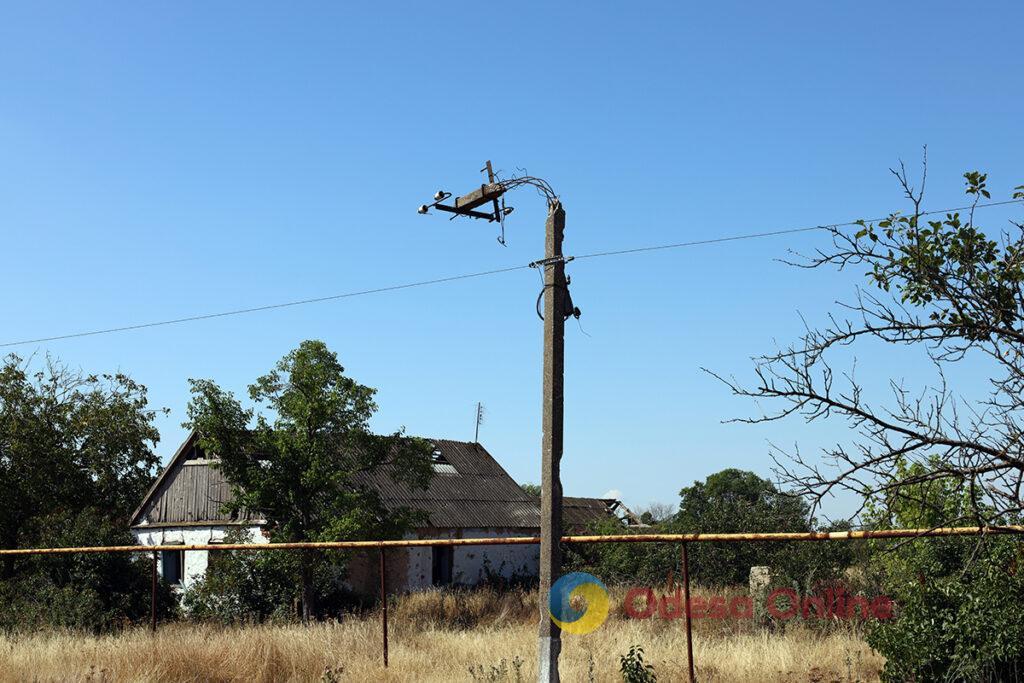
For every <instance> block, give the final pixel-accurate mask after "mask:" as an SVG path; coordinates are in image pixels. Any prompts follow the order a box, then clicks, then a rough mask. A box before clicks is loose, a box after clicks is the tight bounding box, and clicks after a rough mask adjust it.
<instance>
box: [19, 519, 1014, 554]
mask: <svg viewBox="0 0 1024 683" xmlns="http://www.w3.org/2000/svg"><path fill="white" fill-rule="evenodd" d="M143 528H144V527H143ZM997 534H1024V526H992V527H976V526H963V527H940V528H935V529H878V530H873V531H799V532H775V533H763V534H751V533H747V534H714V533H711V534H706V533H695V534H642V533H640V534H612V535H608V536H562V543H707V542H717V543H722V542H729V541H849V540H858V539H873V538H933V537H937V536H986V535H993V536H994V535H997ZM539 543H540V537H539V536H506V537H494V538H414V539H403V540H393V541H306V542H301V543H208V544H203V545H182V544H177V545H111V546H82V547H77V548H74V547H69V548H10V549H5V550H0V556H3V555H62V554H71V553H151V552H154V551H162V550H167V551H171V550H253V551H260V550H345V549H363V550H370V549H376V548H422V547H430V546H462V545H469V546H474V545H536V544H539Z"/></svg>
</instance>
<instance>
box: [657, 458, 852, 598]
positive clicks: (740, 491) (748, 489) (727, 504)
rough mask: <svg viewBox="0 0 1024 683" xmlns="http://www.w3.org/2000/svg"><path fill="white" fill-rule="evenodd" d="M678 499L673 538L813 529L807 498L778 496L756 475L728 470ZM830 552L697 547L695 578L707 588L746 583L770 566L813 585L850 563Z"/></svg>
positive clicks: (767, 545)
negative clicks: (758, 568) (754, 572)
mask: <svg viewBox="0 0 1024 683" xmlns="http://www.w3.org/2000/svg"><path fill="white" fill-rule="evenodd" d="M679 496H680V502H679V512H677V513H676V515H675V517H674V518H673V519H672V520H671V521H670V522H669V523H668V525H667V526H668V528H670V529H671V530H672V532H674V533H748V532H749V533H771V532H787V531H795V532H803V531H813V530H814V526H813V520H812V519H811V517H810V508H809V506H808V504H807V503H806V502H805V501H804V500H803V499H801V498H799V497H796V496H793V495H790V494H787V493H784V492H782V491H779V489H778V488H776V486H775V485H774V484H773V483H772V482H770V481H768V480H767V479H763V478H761V477H759V476H757V475H756V474H754V473H753V472H747V471H744V470H739V469H733V468H730V469H725V470H722V471H721V472H716V473H715V474H712V475H710V476H708V477H707V478H706V479H705V480H704V481H702V482H699V481H698V482H694V483H693V485H692V486H688V487H685V488H683V489H682V490H681V491H680V492H679ZM818 550H821V549H818ZM827 550H828V551H831V552H825V553H824V554H821V553H817V552H816V550H815V549H813V548H809V547H808V546H807V544H799V543H779V542H762V543H757V542H754V543H747V542H744V543H694V544H691V549H690V555H691V558H692V559H691V565H692V568H691V574H692V576H693V578H694V579H695V580H696V581H698V582H700V583H702V584H705V585H719V586H725V585H735V584H744V583H746V582H747V579H748V576H749V573H750V568H751V567H752V566H756V565H766V566H769V567H772V568H773V569H774V570H776V571H777V572H779V571H781V572H783V573H785V574H786V575H788V576H790V577H792V578H795V579H801V580H802V581H803V582H804V583H808V584H810V583H813V582H814V580H816V579H824V578H829V576H828V575H830V574H834V573H835V572H836V571H837V570H838V569H839V568H840V567H841V566H843V565H845V564H846V561H847V560H846V558H845V557H844V556H842V553H841V551H840V550H839V549H836V548H829V549H827ZM837 553H838V554H837ZM812 560H813V561H812Z"/></svg>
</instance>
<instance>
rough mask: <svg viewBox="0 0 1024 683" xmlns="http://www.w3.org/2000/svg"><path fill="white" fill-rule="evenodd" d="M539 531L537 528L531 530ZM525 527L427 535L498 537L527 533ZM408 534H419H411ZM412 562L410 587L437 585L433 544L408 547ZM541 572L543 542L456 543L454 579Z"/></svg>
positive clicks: (476, 580) (471, 581)
mask: <svg viewBox="0 0 1024 683" xmlns="http://www.w3.org/2000/svg"><path fill="white" fill-rule="evenodd" d="M531 532H535V530H531ZM523 535H532V533H530V534H527V533H525V532H524V531H523V530H522V529H507V530H493V529H458V530H454V529H449V530H440V531H439V532H437V533H431V534H429V535H426V534H424V535H423V537H429V538H498V537H501V536H523ZM407 538H417V536H414V535H410V536H407ZM408 552H409V564H408V571H407V576H406V590H410V591H415V590H423V589H425V588H430V587H431V586H432V585H433V576H432V574H433V553H432V549H431V548H408ZM539 572H540V546H537V545H473V546H455V547H454V549H453V552H452V582H453V583H456V584H467V585H471V586H472V585H476V584H478V583H480V582H482V581H484V580H485V579H486V578H487V575H488V573H490V574H491V575H493V576H501V577H503V578H505V579H511V578H515V577H535V576H537V575H538V574H539Z"/></svg>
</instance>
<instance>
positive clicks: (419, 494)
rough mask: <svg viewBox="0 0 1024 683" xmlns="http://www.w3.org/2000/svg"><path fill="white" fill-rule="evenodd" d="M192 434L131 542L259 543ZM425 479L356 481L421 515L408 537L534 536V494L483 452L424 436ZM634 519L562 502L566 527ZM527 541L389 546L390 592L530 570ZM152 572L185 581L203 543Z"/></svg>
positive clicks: (141, 512) (355, 579)
mask: <svg viewBox="0 0 1024 683" xmlns="http://www.w3.org/2000/svg"><path fill="white" fill-rule="evenodd" d="M197 441H198V436H197V435H196V434H195V433H194V432H193V433H192V434H190V435H189V436H188V438H187V439H186V440H185V442H184V443H183V444H182V445H181V447H180V448H179V449H178V451H177V452H176V453H175V455H174V457H173V458H172V459H171V461H170V463H168V465H167V467H166V468H165V469H164V470H163V472H161V473H160V476H159V477H158V478H157V480H156V481H155V482H154V483H153V486H152V487H151V488H150V490H149V492H148V493H147V494H146V496H145V498H144V499H143V501H142V503H141V505H139V507H138V509H137V510H136V511H135V513H134V514H133V515H132V518H131V530H132V533H133V534H134V536H135V538H136V541H137V542H138V543H139V544H141V545H183V546H184V545H215V544H217V543H223V542H224V538H225V536H226V535H227V534H228V532H229V531H231V530H233V529H237V530H241V531H243V532H244V533H245V535H247V536H248V538H249V539H251V541H252V542H255V543H267V542H269V540H268V539H267V537H266V534H265V533H264V526H265V525H266V520H264V519H263V517H262V516H261V515H260V513H259V512H258V511H254V510H243V511H240V512H238V513H233V514H228V513H225V512H224V510H223V508H224V505H225V503H228V502H230V501H231V487H230V485H229V484H228V482H227V481H226V480H225V478H224V475H223V473H222V472H221V470H220V469H219V468H217V467H215V466H214V464H215V463H216V458H215V457H212V456H209V455H207V454H206V453H204V452H203V451H202V449H201V448H199V446H198V444H197ZM432 443H433V444H434V447H435V451H434V476H433V478H432V479H431V483H430V485H429V486H428V487H427V489H426V490H415V489H412V488H411V487H409V486H407V485H405V484H402V483H399V482H396V481H395V480H394V479H393V478H392V477H391V476H390V475H389V473H388V472H387V471H386V469H384V468H382V469H380V470H378V471H377V472H374V473H372V474H369V475H364V476H363V477H362V478H361V481H360V483H362V484H364V485H367V486H370V487H372V488H374V489H376V490H377V491H378V492H379V493H380V495H381V498H382V499H383V501H384V503H385V505H387V506H388V507H389V508H397V507H407V508H411V509H415V510H420V511H422V512H424V513H425V514H426V518H427V522H426V524H425V525H424V526H422V527H420V528H417V529H415V531H414V532H413V533H411V534H409V535H408V536H407V537H408V538H494V537H509V536H535V535H537V534H538V533H539V528H540V501H539V499H538V498H536V497H534V496H530V495H528V494H527V493H525V492H524V491H523V490H522V489H521V488H520V487H519V485H518V484H516V482H515V481H513V479H512V477H510V476H509V475H508V473H507V472H506V471H505V470H504V469H502V467H501V465H499V464H498V463H497V461H496V460H495V459H494V458H493V457H492V456H491V454H490V453H488V452H487V450H486V449H485V448H484V447H483V446H481V445H480V444H476V443H466V442H462V441H450V440H446V439H441V440H435V441H432ZM607 519H618V520H620V521H621V522H622V523H623V524H624V525H627V524H628V525H633V524H636V523H637V522H636V518H635V517H634V516H633V514H632V513H631V512H629V510H627V509H626V507H625V506H624V505H622V503H621V502H619V501H617V500H612V499H600V498H571V497H566V498H564V500H563V522H564V524H565V526H566V528H567V529H569V530H571V531H581V530H583V529H585V528H586V527H587V526H588V525H589V524H590V523H592V522H596V521H600V520H607ZM539 553H540V550H539V548H538V547H537V546H536V545H485V546H458V547H453V546H448V547H424V548H396V549H391V550H389V551H388V586H389V589H390V590H394V591H396V592H402V591H412V590H418V589H422V588H427V587H430V586H443V585H449V584H462V585H475V584H477V583H479V582H481V581H483V580H485V579H486V578H487V577H488V576H495V577H497V576H500V577H503V578H506V579H509V578H514V577H533V576H536V575H537V573H538V566H539ZM161 555H162V557H161V558H160V563H159V570H160V574H161V575H162V576H163V577H164V578H165V579H167V581H169V582H170V583H172V584H176V585H179V586H182V587H187V586H188V585H189V584H190V583H192V582H194V581H195V580H196V579H198V578H200V577H202V576H203V575H204V574H205V572H206V570H207V566H208V561H209V553H208V551H205V550H194V551H184V550H179V551H164V552H162V553H161ZM375 559H376V557H375V556H374V558H368V557H363V558H358V557H357V558H356V559H355V560H354V561H353V562H352V563H351V564H350V566H349V579H348V581H349V583H350V585H351V586H352V588H354V589H356V590H362V591H365V592H368V593H372V592H375V586H376V581H377V578H378V575H377V574H376V566H377V565H376V562H375Z"/></svg>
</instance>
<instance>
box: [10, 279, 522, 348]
mask: <svg viewBox="0 0 1024 683" xmlns="http://www.w3.org/2000/svg"><path fill="white" fill-rule="evenodd" d="M526 268H529V266H511V267H509V268H497V269H495V270H485V271H481V272H479V273H467V274H465V275H452V276H451V277H441V278H437V279H435V280H421V281H419V282H407V283H405V284H402V285H391V286H390V287H377V288H375V289H363V290H359V291H356V292H345V293H344V294H332V295H331V296H320V297H316V298H313V299H300V300H298V301H286V302H284V303H280V304H268V305H266V306H253V307H252V308H237V309H235V310H232V311H221V312H219V313H206V314H204V315H190V316H188V317H185V318H174V319H173V320H159V321H156V322H151V323H140V324H138V325H124V326H122V327H108V328H106V329H103V330H90V331H88V332H74V333H72V334H61V335H57V336H54V337H40V338H38V339H25V340H23V341H16V342H7V343H4V344H0V348H3V347H5V346H20V345H23V344H39V343H42V342H49V341H58V340H61V339H74V338H76V337H91V336H94V335H97V334H112V333H114V332H128V331H129V330H142V329H146V328H147V327H161V326H163V325H177V324H178V323H190V322H195V321H197V320H210V319H211V318H225V317H227V316H231V315H242V314H243V313H258V312H260V311H272V310H274V309H276V308H289V307H291V306H304V305H306V304H317V303H321V302H323V301H335V300H337V299H349V298H352V297H356V296H365V295H367V294H380V293H382V292H394V291H397V290H399V289H411V288H413V287H425V286H426V285H438V284H441V283H444V282H454V281H456V280H468V279H470V278H474V277H484V276H485V275H497V274H498V273H510V272H512V271H514V270H524V269H526Z"/></svg>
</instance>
